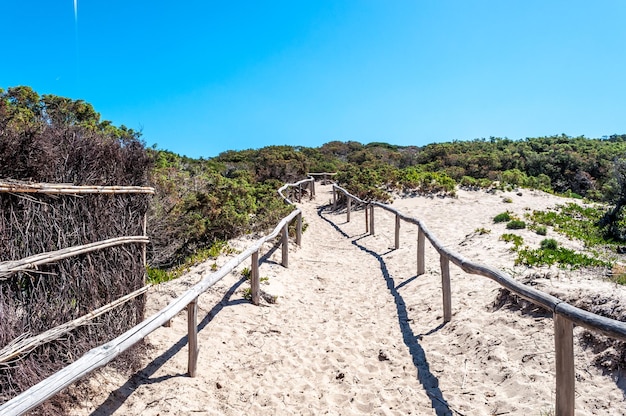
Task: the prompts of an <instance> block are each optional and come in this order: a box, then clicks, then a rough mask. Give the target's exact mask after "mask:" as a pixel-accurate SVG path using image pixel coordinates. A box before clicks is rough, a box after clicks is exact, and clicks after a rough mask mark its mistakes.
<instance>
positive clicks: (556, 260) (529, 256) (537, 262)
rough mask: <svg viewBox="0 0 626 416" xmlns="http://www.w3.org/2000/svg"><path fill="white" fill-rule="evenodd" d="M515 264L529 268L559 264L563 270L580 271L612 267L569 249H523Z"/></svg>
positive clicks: (607, 263)
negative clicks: (582, 268)
mask: <svg viewBox="0 0 626 416" xmlns="http://www.w3.org/2000/svg"><path fill="white" fill-rule="evenodd" d="M515 264H516V265H519V264H524V265H527V266H552V265H554V264H557V265H558V266H559V267H561V268H570V269H578V268H580V267H610V266H611V263H609V262H606V261H603V260H599V259H596V258H593V257H589V256H587V255H586V254H582V253H577V252H575V251H574V250H570V249H568V248H563V247H558V248H556V249H538V250H531V249H528V248H526V249H522V250H520V251H518V257H517V259H516V260H515Z"/></svg>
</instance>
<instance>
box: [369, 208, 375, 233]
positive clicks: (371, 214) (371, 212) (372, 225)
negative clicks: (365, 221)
mask: <svg viewBox="0 0 626 416" xmlns="http://www.w3.org/2000/svg"><path fill="white" fill-rule="evenodd" d="M370 235H376V232H375V231H374V205H370Z"/></svg>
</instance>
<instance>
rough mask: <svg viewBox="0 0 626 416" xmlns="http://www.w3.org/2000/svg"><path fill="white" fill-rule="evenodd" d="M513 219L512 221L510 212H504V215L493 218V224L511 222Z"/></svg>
mask: <svg viewBox="0 0 626 416" xmlns="http://www.w3.org/2000/svg"><path fill="white" fill-rule="evenodd" d="M511 219H512V217H511V213H510V212H509V211H505V212H502V213H500V214H498V215H496V216H495V217H494V218H493V222H495V223H496V224H497V223H499V222H507V221H511Z"/></svg>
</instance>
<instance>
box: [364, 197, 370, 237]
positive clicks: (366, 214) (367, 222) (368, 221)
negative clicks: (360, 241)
mask: <svg viewBox="0 0 626 416" xmlns="http://www.w3.org/2000/svg"><path fill="white" fill-rule="evenodd" d="M369 211H370V204H365V233H366V234H367V233H369V232H370V219H369Z"/></svg>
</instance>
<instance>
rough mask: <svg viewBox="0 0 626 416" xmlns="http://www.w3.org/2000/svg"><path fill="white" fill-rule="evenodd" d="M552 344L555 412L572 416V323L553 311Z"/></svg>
mask: <svg viewBox="0 0 626 416" xmlns="http://www.w3.org/2000/svg"><path fill="white" fill-rule="evenodd" d="M553 316H554V346H555V350H556V414H557V415H559V416H561V415H563V416H574V401H575V400H574V385H575V383H576V375H575V371H574V324H573V322H572V321H570V320H569V319H567V318H566V317H564V316H561V315H559V314H558V313H554V315H553Z"/></svg>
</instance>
